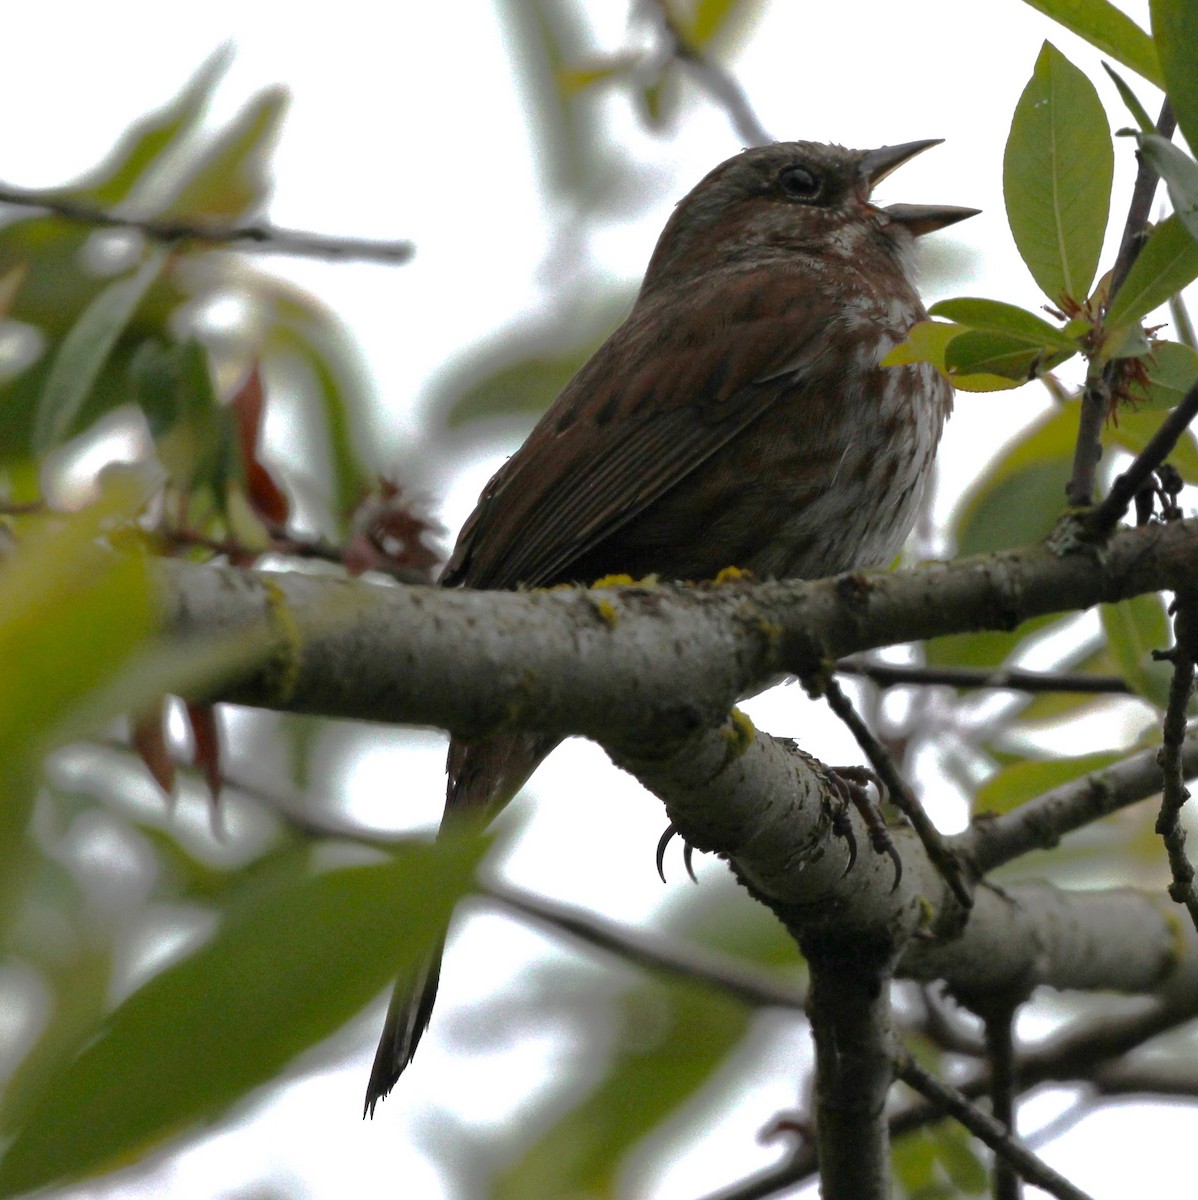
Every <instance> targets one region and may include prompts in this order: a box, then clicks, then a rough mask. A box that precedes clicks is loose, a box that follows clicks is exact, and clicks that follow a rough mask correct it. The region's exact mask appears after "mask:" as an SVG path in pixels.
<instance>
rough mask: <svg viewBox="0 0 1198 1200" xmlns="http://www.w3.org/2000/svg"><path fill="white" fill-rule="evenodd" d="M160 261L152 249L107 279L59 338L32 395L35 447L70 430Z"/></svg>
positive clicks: (159, 254) (51, 443) (42, 447)
mask: <svg viewBox="0 0 1198 1200" xmlns="http://www.w3.org/2000/svg"><path fill="white" fill-rule="evenodd" d="M165 262H166V255H165V254H164V253H163V252H162V251H161V250H158V251H154V252H153V253H151V254H150V255H149V257H148V258H147V259H146V261H145V262H144V263H142V265H141V266H140V267H138V269H137V270H136V271H134V272H133V274H132V275H126V276H124V277H123V278H121V279H117V280H115V281H114V282H112V283H110V284H109V285H108V286H107V287H106V288H104V290H103V291H101V292H100V293H99V295H97V296H96V298H95V299H94V300H93V301H92V302H91V303H90V304H89V305H88V306H87V308H85V309H84V310H83V313H82V314H81V315H80V317H79V320H78V321H76V322H75V324H74V325H73V326H72V327H71V329H70V331H69V332H68V333H67V335H66V337H64V338H63V340H62V343H61V344H60V345H59V347H58V352H57V353H56V354H55V356H54V359H53V361H52V363H51V364H50V370H49V373H48V374H47V376H46V382H45V385H44V386H43V388H42V394H41V397H40V398H39V400H38V406H37V412H36V415H35V417H34V426H33V445H34V448H35V449H36V450H40V451H46V450H49V449H50V448H51V447H53V446H56V445H57V444H58V443H59V442H61V441H62V440H63V439H64V438H66V437H67V436H68V435H69V434H70V433H71V431H72V426H73V425H74V423H75V419H76V418H77V417H78V415H79V412H80V410H81V409H82V408H83V405H84V402H85V401H86V400H87V397H88V394H89V393H90V392H91V390H92V387H93V385H94V384H95V382H96V379H97V378H98V377H99V375H100V372H101V370H102V369H103V367H104V364H105V363H106V362H107V361H108V358H109V355H111V354H112V352H113V349H114V348H115V347H116V344H117V341H118V340H119V339H120V336H121V334H122V333H123V332H124V331H125V328H126V326H128V324H129V322H130V321H131V320H132V319H133V314H134V313H135V312H136V311H137V308H138V305H140V304H141V302H142V300H143V299H144V297H145V294H146V292H148V291H149V290H150V286H151V285H152V284H153V283H154V281H155V280H156V279H157V278H158V276H159V274H160V273H161V271H162V267H163V264H164V263H165Z"/></svg>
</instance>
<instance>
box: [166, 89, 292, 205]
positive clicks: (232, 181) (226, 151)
mask: <svg viewBox="0 0 1198 1200" xmlns="http://www.w3.org/2000/svg"><path fill="white" fill-rule="evenodd" d="M287 102H288V96H287V91H286V89H284V88H279V87H274V88H267V89H265V90H264V91H262V92H261V93H260V94H259V95H257V96H255V97H254V99H253V100H251V101H250V103H249V104H247V105H246V106H245V108H243V109H242V111H241V112H240V113H238V115H237V116H236V118H234V120H233V121H232V122H231V123H230V124H229V125H228V126H227V127H226V128H225V129H224V130H222V131H221V133H220V134H218V135H217V137H216V138H215V140H214V141H213V142H212V144H211V145H210V146H209V147H208V149H207V150H206V151H205V152H204V153H203V154H202V155H201V156H200V157H199V158H198V160H197V161H196V162H195V163H194V165H191V166H189V167H188V168H187V170H186V172H185V174H184V176H183V178H182V179H181V180H179V181H177V182H176V183H175V185H174V187H173V188H172V189H171V191H172V198H171V199H170V201H169V202H168V203H167V204H166V205H165V206H163V208H162V209H161V210H160V215H162V216H172V217H182V216H186V217H197V216H200V217H223V218H226V219H233V218H236V217H240V216H243V215H244V214H245V213H247V212H250V211H252V210H253V209H255V208H258V207H260V206H261V205H262V203H263V202H264V201H265V200H266V197H267V193H268V187H267V178H266V166H267V159H268V156H269V154H270V150H271V148H272V144H273V141H274V138H275V136H276V135H277V133H278V128H279V124H280V122H281V121H282V119H283V114H284V112H285V111H286V108H287Z"/></svg>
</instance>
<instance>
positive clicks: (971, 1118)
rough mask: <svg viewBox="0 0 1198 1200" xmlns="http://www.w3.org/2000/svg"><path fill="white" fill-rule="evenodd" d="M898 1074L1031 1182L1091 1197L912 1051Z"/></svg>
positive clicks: (1069, 1197)
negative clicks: (921, 1064)
mask: <svg viewBox="0 0 1198 1200" xmlns="http://www.w3.org/2000/svg"><path fill="white" fill-rule="evenodd" d="M896 1066H897V1069H898V1077H899V1078H900V1079H901V1080H902V1081H903V1082H904V1083H905V1084H906V1085H907V1086H908V1087H910V1088H913V1089H914V1090H915V1091H917V1092H919V1094H920V1095H921V1096H924V1097H925V1098H926V1099H927V1100H929V1101H931V1102H932V1104H934V1105H935V1106H936V1107H937V1108H939V1109H941V1110H942V1111H943V1112H946V1113H948V1114H949V1115H950V1116H952V1117H955V1118H956V1119H957V1120H958V1121H960V1122H961V1124H962V1125H964V1126H965V1128H966V1129H968V1130H969V1132H970V1133H972V1134H973V1135H974V1137H977V1138H980V1139H981V1140H982V1141H983V1142H985V1144H986V1145H987V1146H989V1147H990V1149H991V1150H993V1151H994V1153H995V1154H996V1155H997V1156H998V1157H1000V1158H1001V1159H1002V1160H1003V1161H1004V1162H1006V1163H1009V1164H1010V1165H1011V1166H1012V1167H1013V1168H1014V1169H1015V1170H1016V1171H1018V1173H1019V1175H1020V1176H1022V1177H1023V1178H1024V1179H1026V1180H1027V1181H1028V1182H1029V1183H1034V1184H1035V1185H1036V1186H1037V1187H1039V1188H1043V1189H1044V1191H1046V1192H1048V1193H1049V1195H1052V1196H1058V1197H1060V1198H1061V1200H1087V1194H1086V1193H1085V1192H1083V1191H1082V1190H1081V1188H1079V1187H1075V1186H1074V1185H1073V1184H1072V1183H1070V1182H1069V1180H1068V1179H1066V1178H1065V1177H1064V1176H1063V1175H1061V1174H1059V1173H1058V1172H1056V1171H1054V1170H1053V1169H1052V1168H1051V1167H1050V1166H1049V1165H1048V1164H1047V1163H1046V1162H1044V1160H1043V1159H1041V1158H1039V1157H1038V1156H1037V1155H1035V1154H1033V1153H1032V1152H1031V1151H1030V1150H1029V1149H1028V1148H1027V1147H1026V1146H1024V1145H1023V1144H1022V1143H1021V1142H1020V1141H1019V1140H1018V1139H1017V1138H1015V1137H1013V1136H1012V1135H1011V1134H1010V1133H1009V1132H1008V1131H1007V1130H1006V1129H1005V1128H1004V1127H1003V1125H1002V1124H1001V1123H1000V1122H999V1121H996V1120H995V1119H994V1117H992V1116H990V1114H989V1113H984V1112H982V1110H981V1109H980V1108H978V1107H977V1106H976V1105H974V1104H972V1103H970V1101H969V1099H968V1097H966V1096H964V1095H962V1093H961V1092H960V1091H958V1090H957V1089H956V1088H954V1087H949V1085H948V1084H946V1083H943V1082H941V1081H940V1080H939V1079H937V1078H936V1077H935V1076H934V1075H933V1074H931V1072H929V1071H925V1070H924V1069H923V1067H921V1066H920V1065H919V1064H918V1063H917V1062H916V1061H915V1059H913V1058H912V1057H911V1056H910V1055H909V1054H906V1053H903V1054H900V1055H899V1057H898V1060H897V1063H896Z"/></svg>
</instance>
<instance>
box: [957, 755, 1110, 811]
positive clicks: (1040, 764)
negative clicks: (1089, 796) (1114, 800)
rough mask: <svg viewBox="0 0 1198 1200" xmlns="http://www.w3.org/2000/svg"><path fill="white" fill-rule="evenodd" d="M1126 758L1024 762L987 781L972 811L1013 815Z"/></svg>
mask: <svg viewBox="0 0 1198 1200" xmlns="http://www.w3.org/2000/svg"><path fill="white" fill-rule="evenodd" d="M1123 757H1124V755H1123V754H1122V753H1120V752H1119V751H1114V750H1112V751H1107V752H1105V753H1101V754H1082V755H1079V756H1077V757H1075V758H1052V759H1024V761H1023V762H1017V763H1013V764H1012V765H1011V766H1008V767H1004V768H1003V769H1002V770H1001V771H999V772H998V773H997V774H996V775H992V776H991V777H990V778H989V779H987V780H986V782H985V783H984V784H982V786H981V787H980V788H978V790H977V792H976V793H975V795H974V798H973V805H972V810H973V812H974V813H975V814H976V813H984V812H992V813H1005V812H1010V811H1011V809H1013V808H1017V807H1018V806H1019V805H1020V804H1024V803H1026V802H1027V801H1028V800H1034V799H1035V798H1036V797H1037V796H1042V795H1043V794H1044V793H1045V792H1047V791H1051V789H1053V788H1055V787H1060V785H1061V784H1063V783H1069V782H1070V781H1071V780H1073V779H1080V778H1081V777H1082V776H1083V775H1088V774H1089V773H1090V772H1091V771H1101V770H1102V769H1103V768H1104V767H1109V766H1110V765H1111V763H1113V762H1118V761H1119V759H1121V758H1123Z"/></svg>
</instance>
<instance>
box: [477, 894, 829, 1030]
mask: <svg viewBox="0 0 1198 1200" xmlns="http://www.w3.org/2000/svg"><path fill="white" fill-rule="evenodd" d="M478 890H479V893H480V894H481V895H483V896H486V897H487V898H488V899H489V900H491V901H493V902H494V903H495V904H497V905H499V906H500V907H501V908H505V909H509V910H510V911H512V912H515V913H518V914H520V915H521V916H523V917H529V918H531V919H532V920H533V921H536V922H537V923H539V924H541V925H546V926H548V927H549V928H550V929H552V930H554V931H555V932H557V933H565V934H567V935H568V936H569V937H571V938H574V939H576V940H577V941H581V942H583V943H585V944H586V945H588V946H593V947H595V948H596V949H598V950H602V951H604V952H605V953H608V954H614V955H616V956H617V957H619V958H620V959H621V960H622V961H624V962H632V963H636V964H637V965H638V966H642V967H648V968H650V969H652V970H655V971H667V972H669V973H670V974H672V975H678V976H680V977H681V978H683V979H687V980H690V981H692V982H698V983H702V984H705V985H707V986H710V987H715V988H718V989H719V990H720V991H723V992H726V993H727V994H728V995H730V996H735V997H736V998H737V999H738V1000H741V1001H744V1002H745V1003H748V1004H751V1005H753V1006H754V1007H758V1008H788V1009H797V1010H799V1011H800V1012H801V1011H802V1009H803V1006H804V1004H805V1002H806V998H805V997H804V995H803V993H802V992H800V991H798V990H797V989H795V988H792V987H787V986H786V985H785V984H784V983H780V982H778V980H777V979H775V978H774V977H773V976H772V975H770V974H768V973H767V972H765V971H762V970H759V969H757V968H754V967H752V966H750V965H749V964H747V963H743V962H740V961H738V960H736V959H734V958H731V957H730V956H728V955H726V954H720V953H719V952H717V951H715V950H710V949H708V948H707V947H704V946H695V945H693V944H692V945H683V944H682V943H680V942H677V941H671V940H667V939H666V938H665V937H662V936H650V935H647V934H643V933H638V932H635V931H633V930H631V929H627V928H625V927H624V926H621V925H617V924H615V923H614V922H611V921H605V920H603V919H602V918H601V917H597V916H595V915H594V914H593V913H588V912H584V911H583V910H582V909H578V908H572V907H570V906H568V905H565V904H558V903H555V902H553V901H549V900H545V899H543V898H541V897H539V896H533V895H532V894H531V893H529V892H525V891H521V890H519V889H517V888H513V887H511V886H510V885H508V884H501V883H487V884H482V885H480V887H479V889H478Z"/></svg>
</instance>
